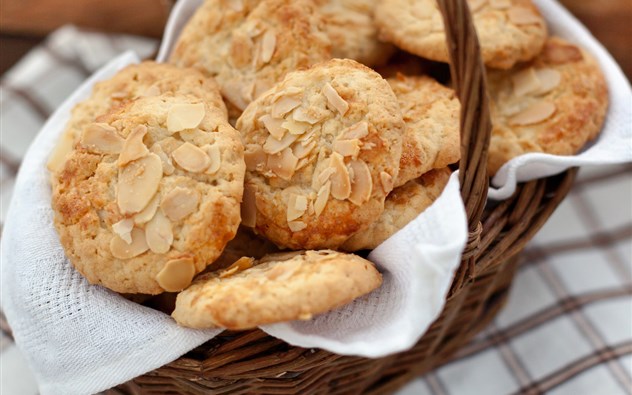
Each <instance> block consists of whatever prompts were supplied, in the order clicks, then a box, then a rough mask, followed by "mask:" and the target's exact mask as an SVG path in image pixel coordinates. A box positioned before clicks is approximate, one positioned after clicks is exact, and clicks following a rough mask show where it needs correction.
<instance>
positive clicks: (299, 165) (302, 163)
mask: <svg viewBox="0 0 632 395" xmlns="http://www.w3.org/2000/svg"><path fill="white" fill-rule="evenodd" d="M309 162H310V158H303V159H299V160H298V163H297V164H296V169H294V172H297V171H299V170H301V169H302V168H304V167H305V166H307V165H308V164H309Z"/></svg>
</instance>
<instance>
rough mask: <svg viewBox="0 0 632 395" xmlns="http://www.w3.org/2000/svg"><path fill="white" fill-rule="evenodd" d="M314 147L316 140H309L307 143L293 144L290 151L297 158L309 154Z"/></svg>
mask: <svg viewBox="0 0 632 395" xmlns="http://www.w3.org/2000/svg"><path fill="white" fill-rule="evenodd" d="M314 148H316V142H315V141H311V142H310V143H309V144H307V145H303V144H294V146H293V147H292V152H293V153H294V155H295V156H296V157H297V158H299V159H303V158H304V157H306V156H307V155H309V154H310V153H311V152H312V151H313V150H314Z"/></svg>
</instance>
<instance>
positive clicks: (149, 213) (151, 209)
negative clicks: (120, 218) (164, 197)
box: [134, 194, 160, 225]
mask: <svg viewBox="0 0 632 395" xmlns="http://www.w3.org/2000/svg"><path fill="white" fill-rule="evenodd" d="M159 205H160V196H159V195H158V194H155V195H154V197H153V198H152V199H151V200H150V201H149V204H147V207H145V208H144V209H143V211H141V212H140V213H138V214H136V215H134V223H135V224H136V225H142V224H145V223H147V222H149V221H150V220H151V219H152V218H154V215H156V210H158V206H159Z"/></svg>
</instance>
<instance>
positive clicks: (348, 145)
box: [334, 139, 360, 158]
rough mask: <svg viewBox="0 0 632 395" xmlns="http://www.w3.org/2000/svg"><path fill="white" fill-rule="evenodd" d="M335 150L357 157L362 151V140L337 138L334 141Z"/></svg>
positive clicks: (341, 153) (343, 154) (344, 154)
mask: <svg viewBox="0 0 632 395" xmlns="http://www.w3.org/2000/svg"><path fill="white" fill-rule="evenodd" d="M334 151H335V152H337V153H339V154H340V155H342V156H351V157H353V158H357V157H358V154H359V153H360V140H358V139H353V140H336V141H334Z"/></svg>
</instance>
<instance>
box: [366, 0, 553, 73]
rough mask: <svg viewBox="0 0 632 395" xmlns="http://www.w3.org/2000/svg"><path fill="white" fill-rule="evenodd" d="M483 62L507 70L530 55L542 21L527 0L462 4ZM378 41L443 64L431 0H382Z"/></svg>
mask: <svg viewBox="0 0 632 395" xmlns="http://www.w3.org/2000/svg"><path fill="white" fill-rule="evenodd" d="M468 4H469V6H470V10H471V11H472V13H473V18H474V25H475V27H476V31H477V33H478V38H479V41H480V45H481V52H482V57H483V62H484V63H485V65H487V66H489V67H494V68H500V69H508V68H511V67H512V66H513V65H514V64H516V63H517V62H524V61H527V60H530V59H532V58H533V57H534V56H536V55H537V54H538V53H539V52H540V50H541V49H542V46H543V45H544V41H545V40H546V37H547V28H546V23H545V21H544V19H543V18H542V16H541V15H540V12H539V11H538V9H537V8H536V7H535V5H534V4H533V3H532V2H531V0H468ZM375 21H376V23H377V25H378V26H379V28H380V38H381V39H383V40H385V41H388V42H392V43H394V44H395V45H397V46H398V47H400V48H402V49H405V50H406V51H409V52H412V53H414V54H416V55H419V56H422V57H424V58H428V59H432V60H437V61H441V62H448V61H449V57H448V51H447V46H446V38H445V30H444V26H443V19H442V17H441V12H440V11H439V8H438V6H437V2H436V0H384V1H382V2H380V3H379V4H378V6H377V8H376V11H375Z"/></svg>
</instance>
